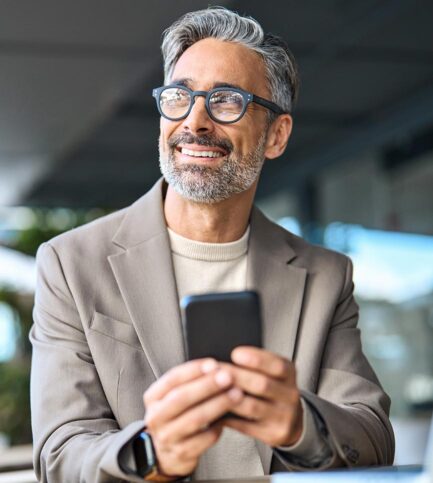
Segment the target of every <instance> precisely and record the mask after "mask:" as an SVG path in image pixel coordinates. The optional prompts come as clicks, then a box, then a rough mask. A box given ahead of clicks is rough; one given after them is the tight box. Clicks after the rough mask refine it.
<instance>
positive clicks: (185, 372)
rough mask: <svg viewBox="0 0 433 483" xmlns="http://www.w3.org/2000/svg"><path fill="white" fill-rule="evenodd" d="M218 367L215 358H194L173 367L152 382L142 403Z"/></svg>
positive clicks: (160, 396)
mask: <svg viewBox="0 0 433 483" xmlns="http://www.w3.org/2000/svg"><path fill="white" fill-rule="evenodd" d="M217 368H218V363H217V362H216V361H215V359H210V358H207V359H196V360H193V361H188V362H185V363H184V364H181V365H179V366H176V367H173V369H170V370H169V371H167V372H166V373H165V374H164V375H163V376H162V377H160V378H159V379H158V380H157V381H156V382H154V383H153V384H152V385H151V386H150V387H149V388H148V389H147V391H146V392H145V393H144V404H145V406H147V405H148V404H149V403H151V402H153V401H158V400H160V399H162V398H163V397H164V396H165V395H166V394H167V393H168V392H170V391H171V390H172V389H173V388H175V387H177V386H179V385H181V384H184V383H185V382H189V381H192V380H194V379H197V378H198V377H200V376H202V375H203V374H206V373H209V372H211V371H214V370H215V369H217Z"/></svg>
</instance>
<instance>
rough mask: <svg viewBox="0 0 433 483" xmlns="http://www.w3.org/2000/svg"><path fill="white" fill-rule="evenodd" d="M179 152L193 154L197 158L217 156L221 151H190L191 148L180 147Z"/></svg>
mask: <svg viewBox="0 0 433 483" xmlns="http://www.w3.org/2000/svg"><path fill="white" fill-rule="evenodd" d="M181 152H182V154H187V155H188V156H195V157H197V158H218V157H219V156H221V153H220V152H217V151H192V150H191V149H186V148H182V149H181Z"/></svg>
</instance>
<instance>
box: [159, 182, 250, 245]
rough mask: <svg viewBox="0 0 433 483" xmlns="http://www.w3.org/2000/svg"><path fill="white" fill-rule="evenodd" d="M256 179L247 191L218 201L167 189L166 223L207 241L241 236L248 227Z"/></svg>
mask: <svg viewBox="0 0 433 483" xmlns="http://www.w3.org/2000/svg"><path fill="white" fill-rule="evenodd" d="M256 188H257V182H255V183H254V184H253V186H251V188H249V189H248V190H247V191H244V192H242V193H238V194H236V195H233V196H232V197H230V198H229V199H227V200H224V201H220V202H218V203H211V204H207V203H196V202H193V201H190V200H186V199H185V198H182V196H180V195H179V194H178V193H176V192H175V191H174V189H173V188H171V186H168V188H167V194H166V197H165V201H164V215H165V220H166V223H167V226H168V227H169V228H170V229H171V230H173V231H174V232H175V233H178V234H179V235H181V236H183V237H185V238H189V239H190V240H196V241H201V242H207V243H228V242H232V241H235V240H238V239H239V238H241V236H242V235H243V234H244V233H245V230H246V229H247V226H248V220H249V217H250V212H251V207H252V204H253V200H254V194H255V192H256Z"/></svg>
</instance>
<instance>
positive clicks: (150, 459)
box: [133, 431, 156, 477]
mask: <svg viewBox="0 0 433 483" xmlns="http://www.w3.org/2000/svg"><path fill="white" fill-rule="evenodd" d="M133 450H134V458H135V464H136V466H137V473H138V474H139V475H140V476H143V477H144V476H146V475H148V474H149V473H151V472H152V471H154V470H155V469H156V459H155V452H154V450H153V444H152V438H151V437H150V435H149V434H147V433H145V432H144V431H143V432H142V433H140V435H139V436H137V437H136V438H135V439H134V442H133Z"/></svg>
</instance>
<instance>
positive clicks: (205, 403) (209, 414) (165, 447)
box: [144, 359, 243, 476]
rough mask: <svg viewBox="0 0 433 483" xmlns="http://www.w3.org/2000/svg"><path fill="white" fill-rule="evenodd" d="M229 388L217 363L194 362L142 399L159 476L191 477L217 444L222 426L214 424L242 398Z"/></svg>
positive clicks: (227, 377) (164, 378)
mask: <svg viewBox="0 0 433 483" xmlns="http://www.w3.org/2000/svg"><path fill="white" fill-rule="evenodd" d="M232 383H233V376H232V375H231V374H230V372H229V371H228V370H226V369H222V370H221V369H220V366H219V364H218V363H217V362H216V361H215V360H213V359H197V360H194V361H190V362H186V363H185V364H181V365H179V366H177V367H174V368H173V369H171V370H170V371H168V372H167V373H166V374H164V375H163V376H162V377H161V378H160V379H158V380H157V381H156V382H155V383H154V384H152V385H151V386H150V387H149V389H148V390H147V391H146V392H145V393H144V405H145V408H146V417H145V423H146V426H147V429H146V431H147V432H149V434H150V435H151V436H152V440H153V444H154V447H155V451H156V455H157V459H158V467H159V470H160V471H161V473H163V474H165V475H167V476H170V475H173V476H186V475H189V474H190V473H192V472H193V471H194V469H195V468H196V466H197V464H198V459H199V457H200V455H201V454H202V453H204V451H206V450H207V449H208V448H210V447H211V446H212V445H214V444H215V443H216V442H217V441H218V438H219V437H220V435H221V432H222V429H223V426H222V423H221V422H217V423H215V424H214V425H212V423H213V422H214V421H217V420H218V419H219V418H220V417H221V416H223V415H224V414H225V413H227V412H228V411H232V410H233V409H234V407H235V406H236V405H237V404H238V403H239V402H240V401H241V400H242V397H243V395H242V391H241V390H240V389H238V388H235V387H232Z"/></svg>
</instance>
